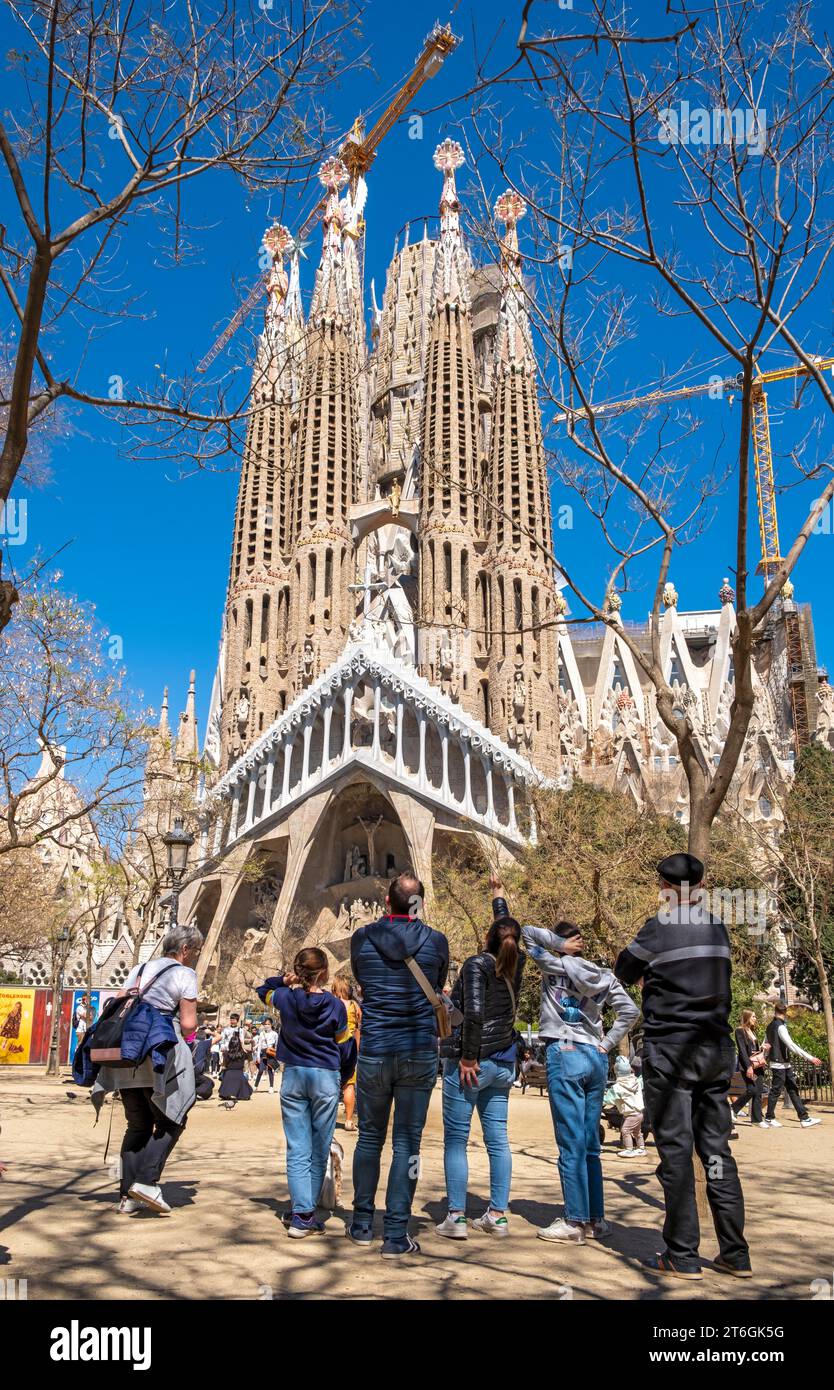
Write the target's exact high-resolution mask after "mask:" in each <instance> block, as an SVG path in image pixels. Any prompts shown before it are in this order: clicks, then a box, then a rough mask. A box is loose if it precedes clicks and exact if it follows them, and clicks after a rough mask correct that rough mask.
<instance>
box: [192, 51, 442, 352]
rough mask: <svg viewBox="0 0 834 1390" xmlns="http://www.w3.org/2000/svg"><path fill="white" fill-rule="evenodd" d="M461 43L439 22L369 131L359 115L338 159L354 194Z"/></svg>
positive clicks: (250, 303) (251, 302) (219, 344)
mask: <svg viewBox="0 0 834 1390" xmlns="http://www.w3.org/2000/svg"><path fill="white" fill-rule="evenodd" d="M459 43H460V39H459V38H458V37H457V35H455V34H453V33H452V28H451V25H449V24H436V25H435V26H434V28H433V29H432V31H431V33H430V34H429V35H428V37H427V38H426V41H425V43H424V44H423V49H422V52H421V53H420V56H419V58H418V59H417V62H416V63H415V65H414V68H413V69H412V71H411V73H410V75H409V76H408V77H407V78H406V80H405V81H404V82H403V83H402V85H401V86H400V88H399V90H398V91H397V94H396V96H395V97H394V99H393V101H391V102H389V104H388V106H386V108H385V110H384V111H383V113H382V115H381V116H380V117H379V119H378V120H377V121H376V122H375V124H374V125H373V126H372V127H371V129H370V131H369V132H368V134H367V135H366V134H365V130H364V121H363V118H362V117H361V116H357V118H356V120H355V121H354V123H353V125H352V126H351V129H350V131H349V133H348V135H347V138H346V139H345V141H344V143H343V144H342V147H341V149H340V151H339V159H341V161H342V163H343V164H344V165H345V167H346V168H347V171H348V173H349V175H350V193H351V197H354V196H355V194H356V187H357V184H358V182H359V179H360V178H361V177H363V176H364V175H365V174H366V173H367V171H368V170H369V169H370V167H371V165H372V164H373V162H374V159H375V158H376V152H377V149H378V147H379V144H380V142H381V141H382V139H383V137H384V136H385V135H387V134H388V131H389V130H390V129H391V127H392V126H393V125H394V124H395V122H396V121H398V120H399V118H400V116H401V115H402V113H403V112H404V111H405V109H406V107H407V106H408V105H409V103H410V102H411V101H412V100H413V99H414V97H415V96H416V95H417V93H418V92H419V90H420V88H421V87H422V86H423V83H424V82H428V80H429V78H430V77H434V76H435V74H436V73H438V72H439V71H440V68H441V67H442V66H443V63H444V62H445V60H446V58H448V56H449V54H450V53H453V52H454V50H455V49H456V48H457V46H458V44H459ZM326 202H327V195H326V194H325V195H324V196H323V197H322V198H320V199H319V201H318V202H317V203H316V205H315V207H314V208H313V209H312V211H311V212H310V213H309V215H308V216H307V217H306V218H305V219H304V222H303V223H302V224H301V226H300V227H299V229H298V233H297V236H296V242H297V243H299V242H301V241H303V239H304V236H305V234H306V233H307V232H308V231H309V229H310V228H311V226H312V225H313V223H314V222H315V220H316V218H317V217H318V216H319V215H320V213H321V211H322V209H323V208H324V206H325V204H326ZM360 233H361V227H360ZM266 285H267V280H266V278H264V279H263V280H259V281H258V283H257V284H256V285H253V287H252V289H251V290H250V291H249V294H248V295H247V296H246V298H245V299H244V301H243V303H242V304H241V305H240V307H239V308H238V309H237V311H236V312H235V314H234V315H233V316H232V318H231V319H230V320H229V322H228V323H227V325H226V327H225V328H224V329H223V332H222V333H221V334H220V336H219V338H217V340H216V341H215V342H214V343H213V344H212V346H211V347H210V348H209V350H208V352H207V353H206V355H205V357H204V358H203V360H202V362H201V363H200V364H199V366H198V367H197V371H198V372H205V371H206V370H207V368H208V367H210V366H211V364H212V362H213V361H214V360H215V358H216V357H217V355H218V353H220V352H222V350H223V348H224V347H225V346H226V344H227V343H228V342H229V340H230V339H231V338H232V337H233V336H234V334H235V333H236V332H237V330H238V329H239V328H240V325H241V324H242V323H243V321H244V319H246V318H247V317H248V316H249V314H251V312H252V310H253V309H254V308H255V307H256V306H257V304H258V302H259V300H260V299H261V297H262V295H263V294H264V293H265V291H266Z"/></svg>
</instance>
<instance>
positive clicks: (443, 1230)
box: [435, 916, 525, 1240]
mask: <svg viewBox="0 0 834 1390" xmlns="http://www.w3.org/2000/svg"><path fill="white" fill-rule="evenodd" d="M520 940H521V927H520V926H519V924H518V922H517V921H516V920H515V918H514V917H509V916H502V917H497V918H496V919H495V921H494V922H493V923H492V926H491V927H490V928H489V931H488V933H487V938H486V944H485V946H484V949H483V950H482V951H479V952H478V954H477V955H475V956H470V957H469V959H468V960H465V961H464V963H463V966H462V968H461V972H460V974H459V975H458V978H457V980H456V982H455V986H454V989H453V990H452V1003H453V1004H455V1005H457V1007H458V1008H459V1009H460V1010H461V1012H462V1013H463V1023H462V1024H461V1025H460V1027H459V1028H458V1029H456V1030H455V1032H454V1033H453V1035H452V1037H451V1038H450V1039H448V1040H447V1041H446V1042H443V1043H441V1053H442V1054H443V1058H444V1060H443V1162H444V1167H445V1171H446V1193H447V1201H448V1215H447V1216H446V1218H445V1220H444V1221H442V1222H441V1223H440V1225H439V1226H437V1227H436V1228H435V1229H436V1230H437V1233H438V1235H441V1236H447V1237H449V1239H451V1240H466V1239H467V1236H468V1234H469V1230H468V1226H467V1222H466V1188H467V1183H468V1179H469V1166H468V1163H467V1158H466V1145H467V1143H468V1141H469V1131H470V1129H471V1126H472V1116H473V1114H474V1112H475V1111H476V1110H477V1112H478V1118H479V1119H480V1122H481V1128H482V1130H483V1134H484V1144H485V1145H486V1150H487V1154H488V1155H489V1205H488V1207H487V1209H486V1211H485V1212H484V1213H483V1215H482V1216H479V1217H478V1218H477V1220H475V1221H473V1222H472V1227H473V1229H474V1230H476V1231H481V1232H483V1233H484V1234H485V1235H489V1236H498V1237H499V1238H500V1237H505V1236H507V1235H509V1225H508V1223H507V1216H506V1211H507V1206H508V1204H509V1200H510V1179H511V1176H512V1156H511V1153H510V1144H509V1140H508V1138H507V1111H508V1102H509V1096H510V1088H511V1087H512V1084H513V1080H514V1078H515V1066H516V1035H515V1016H516V1008H517V1005H518V993H519V990H520V988H521V977H522V974H523V971H524V964H525V957H524V955H523V954H522V952H521V951H520V949H519V942H520Z"/></svg>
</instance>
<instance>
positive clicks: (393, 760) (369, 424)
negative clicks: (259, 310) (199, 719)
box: [181, 140, 557, 974]
mask: <svg viewBox="0 0 834 1390" xmlns="http://www.w3.org/2000/svg"><path fill="white" fill-rule="evenodd" d="M462 161H463V152H462V150H461V147H460V145H459V144H457V142H455V141H453V140H444V141H443V143H442V144H441V145H440V146H439V147H438V148H437V150H436V152H435V156H434V162H435V166H436V168H437V169H438V171H439V173H440V174H441V175H442V179H443V183H442V191H441V198H440V223H439V232H438V235H437V237H436V238H435V239H433V238H430V237H429V235H428V232H427V230H426V229H424V230H423V235H422V237H421V238H420V239H419V240H414V241H412V240H411V239H410V234H409V232H410V229H409V231H407V232H406V234H405V238H404V241H403V244H402V245H401V246H398V247H397V248H396V249H395V255H394V259H393V261H392V263H391V266H390V267H389V270H388V274H387V277H386V284H385V291H384V294H383V298H382V305H381V306H380V305H378V304H377V301H376V297H375V293H374V294H373V295H372V302H373V316H372V322H371V332H370V342H368V340H367V334H366V328H365V320H364V312H363V297H364V288H363V284H362V273H363V266H362V257H361V232H362V229H363V223H362V212H363V209H364V203H365V197H366V189H365V186H364V181H363V179H361V178H356V177H355V178H353V179H351V178H350V177H349V175H348V171H347V169H346V168H345V167H344V165H343V164H341V162H340V161H339V160H337V159H329V160H327V161H326V162H325V164H324V165H323V166H322V169H321V173H320V178H321V182H322V184H323V186H324V188H325V190H326V198H325V201H324V212H323V219H322V221H323V241H322V252H321V261H320V264H319V267H318V270H317V273H316V278H315V284H314V287H313V292H312V298H311V303H310V309H309V313H308V315H307V316H306V319H305V316H304V313H303V309H302V304H301V296H300V292H299V282H298V257H297V254H294V252H295V248H294V245H293V241H292V237H291V234H290V232H289V230H288V229H287V228H284V227H273V228H272V229H270V231H269V232H268V233H267V235H266V236H265V238H264V245H265V248H266V250H267V251H268V252H269V255H270V257H271V263H272V265H271V271H270V274H269V279H268V282H267V304H266V313H265V324H264V331H263V334H262V336H261V338H260V342H259V345H258V350H257V356H256V361H255V366H254V373H253V381H252V411H251V419H250V423H249V431H248V435H247V440H246V445H245V449H244V454H243V460H242V467H241V476H240V485H239V492H238V503H237V510H236V514H235V520H234V529H233V538H232V555H231V565H230V572H229V586H228V594H227V601H226V608H225V613H224V621H223V640H222V647H221V656H220V661H219V664H218V670H217V675H216V677H215V683H214V690H213V694H212V706H211V713H210V717H209V729H208V733H207V738H206V744H205V749H204V756H205V762H206V765H207V767H208V768H209V769H210V770H209V771H208V774H207V776H206V779H205V785H204V786H203V789H202V793H201V801H200V840H199V856H198V857H199V867H198V870H197V872H196V873H195V874H194V877H193V879H192V881H191V883H190V884H189V885H188V886H187V888H186V890H185V892H184V894H183V896H182V899H181V903H182V907H183V909H184V910H186V911H190V912H191V913H192V914H193V915H194V916H195V917H196V919H197V920H198V921H199V923H200V925H201V926H202V927H203V928H204V929H205V931H206V932H207V943H206V948H205V951H204V959H203V962H202V965H201V970H202V972H203V974H205V973H206V972H207V971H208V970H209V968H214V967H216V966H218V964H219V965H220V966H221V967H223V966H227V965H228V964H229V960H230V958H231V959H234V960H239V959H248V958H250V957H252V956H253V955H257V954H258V952H259V951H260V950H262V949H264V948H265V946H266V947H268V949H269V950H270V951H278V952H279V953H283V952H284V950H285V948H286V949H287V950H288V949H289V946H288V943H289V942H290V941H293V942H297V941H298V940H299V939H301V938H302V937H306V938H307V939H308V940H313V939H316V940H320V941H322V942H323V943H324V944H325V945H326V946H327V949H328V950H329V951H331V953H332V955H333V957H334V961H335V962H339V961H340V960H343V959H344V955H345V942H346V941H349V933H350V930H352V927H353V926H354V925H355V924H356V921H358V920H359V919H360V917H362V915H363V914H365V915H366V917H367V915H368V914H371V913H372V912H373V911H376V910H377V907H378V904H379V903H380V901H381V899H382V897H383V896H384V889H385V882H386V878H387V876H389V875H390V874H391V873H392V872H394V871H395V870H396V869H399V868H403V867H405V866H407V865H413V866H414V868H415V869H416V871H417V872H418V874H419V875H420V876H421V877H422V879H423V881H424V883H425V884H426V887H427V891H428V892H429V894H430V892H431V878H432V857H433V854H434V853H435V851H436V849H437V848H438V847H440V846H447V845H450V844H451V843H452V842H453V841H454V840H455V839H456V838H457V839H460V838H461V837H463V838H464V839H465V838H466V837H467V836H470V837H474V838H476V839H478V840H479V841H480V842H481V843H482V844H483V845H484V846H487V845H491V846H492V849H491V850H490V854H491V856H492V857H493V858H494V859H498V858H500V857H501V856H502V855H506V854H512V852H513V850H514V848H515V847H517V846H519V845H520V844H522V843H523V842H524V840H525V839H528V838H530V837H531V836H534V835H535V822H534V819H533V814H532V804H531V797H530V794H531V792H532V790H533V788H534V787H535V786H536V785H537V784H538V783H539V782H540V781H541V779H542V773H543V772H544V771H545V770H549V769H550V767H551V766H552V764H553V758H552V756H551V752H550V750H551V748H552V732H553V726H554V721H555V719H556V703H557V687H556V669H555V662H554V660H553V656H552V646H550V645H548V642H547V641H546V640H545V638H544V636H543V635H542V634H541V633H539V632H538V630H537V628H536V615H537V614H541V615H542V617H544V615H545V614H546V613H547V612H548V611H549V609H548V606H547V605H548V603H549V595H550V593H551V591H552V563H551V561H550V558H549V557H550V550H549V548H548V546H547V545H545V546H544V553H539V552H540V551H542V544H541V541H542V537H543V536H544V533H545V532H547V531H549V511H548V505H547V498H546V495H545V497H544V498H542V487H543V486H544V484H543V477H544V474H543V463H542V452H541V432H540V426H539V421H538V407H537V404H536V396H535V382H534V367H533V357H532V348H531V347H529V346H528V345H529V327H527V326H526V319H525V320H524V326H523V328H519V326H518V325H519V323H520V315H521V313H522V306H521V300H520V270H519V264H520V262H519V257H518V249H517V243H515V242H513V235H514V226H515V222H514V221H513V224H512V230H511V233H510V234H509V236H508V239H507V245H506V246H505V248H504V252H503V256H502V260H501V264H500V265H499V264H497V263H496V264H493V265H492V266H488V267H486V268H475V267H473V264H472V261H471V259H470V255H469V252H468V250H467V248H466V245H465V242H464V237H463V233H462V229H461V206H460V201H459V198H458V193H457V188H456V182H455V174H456V171H457V170H458V169H459V167H460V165H461V163H462ZM516 220H517V218H516ZM511 243H512V245H513V246H514V247H515V250H514V251H513V252H512V253H511V251H510V250H509V249H508V248H509V247H510V244H511ZM287 261H288V262H289V267H290V268H289V271H287V270H286V269H285V263H286V262H287ZM519 332H521V334H522V336H524V334H526V337H525V345H524V349H523V351H522V350H521V349H520V348H519V346H518V342H517V339H518V338H519ZM516 375H517V376H518V381H516V380H515V379H514V378H515V376H516ZM505 378H506V381H505ZM493 416H494V417H495V418H496V419H497V420H499V421H500V422H501V431H502V433H501V441H503V442H502V443H499V441H498V436H497V435H496V432H495V431H494V430H493V432H492V443H491V444H490V430H489V422H490V419H491V418H492V417H493ZM505 421H506V425H505V423H504V422H505ZM516 421H519V422H520V426H521V430H522V433H521V435H520V436H519V440H520V443H518V444H517V443H516V442H515V441H514V440H512V441H510V443H509V444H508V443H507V440H509V438H510V435H511V433H512V431H513V429H514V428H515V427H516ZM510 446H511V447H512V450H513V453H512V470H513V472H512V477H513V479H514V482H513V483H507V482H506V480H505V478H504V474H503V471H502V469H503V459H502V456H501V452H500V451H501V449H502V448H504V447H507V448H510ZM508 460H509V455H508ZM528 470H533V471H534V474H535V476H534V477H533V478H532V479H529V480H528V479H527V477H526V473H527V471H528ZM519 486H520V487H521V489H522V491H521V496H522V505H523V509H524V510H523V516H522V518H521V521H520V524H519V526H518V527H516V529H515V530H514V531H513V533H512V536H511V537H510V536H509V535H508V537H507V538H506V539H505V540H504V541H502V540H500V539H499V538H498V533H497V531H496V522H495V510H496V507H505V506H508V505H509V502H510V501H511V500H512V499H514V498H515V497H516V492H517V490H518V488H519ZM508 524H509V523H508ZM537 543H538V549H537ZM514 584H515V585H516V588H515V589H514V588H513V586H514ZM519 584H520V586H521V587H520V589H519V588H518V585H519ZM502 586H503V589H504V592H506V594H507V595H509V596H510V597H509V599H508V600H507V602H508V603H510V605H512V602H514V601H515V602H518V603H520V604H521V606H522V609H523V616H524V618H525V624H524V626H525V633H524V636H523V639H522V640H523V645H522V648H521V650H520V651H519V650H517V649H516V645H515V643H514V642H513V641H505V644H504V645H505V648H506V651H505V652H502V653H500V654H499V653H497V652H496V650H495V644H496V640H500V635H501V634H500V631H499V629H498V628H497V626H496V624H497V619H496V616H495V615H496V614H497V613H498V612H499V611H500V606H497V605H498V600H497V598H496V595H497V594H498V593H499V592H500V591H501V589H502ZM514 594H515V595H516V598H515V599H514V598H513V595H514ZM537 603H538V604H539V605H540V606H539V608H538V609H537V608H536V604H537ZM508 611H509V610H508ZM514 612H515V610H514V609H512V608H511V611H509V617H508V618H507V625H509V623H510V622H511V621H512V619H513V614H514ZM505 636H506V634H505ZM518 671H521V672H522V674H523V679H524V681H525V682H526V685H525V698H524V701H523V708H522V702H521V701H520V699H519V690H520V683H519V681H518V679H517V675H516V673H517V672H518ZM539 755H541V756H540V757H539ZM221 973H223V971H222V969H221Z"/></svg>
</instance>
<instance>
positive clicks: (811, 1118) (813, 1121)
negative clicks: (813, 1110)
mask: <svg viewBox="0 0 834 1390" xmlns="http://www.w3.org/2000/svg"><path fill="white" fill-rule="evenodd" d="M799 1123H800V1125H801V1126H802V1128H803V1129H810V1128H811V1125H821V1124H822V1120H818V1119H817V1118H816V1116H814V1115H809V1116H808V1118H807V1120H800V1121H799Z"/></svg>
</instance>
